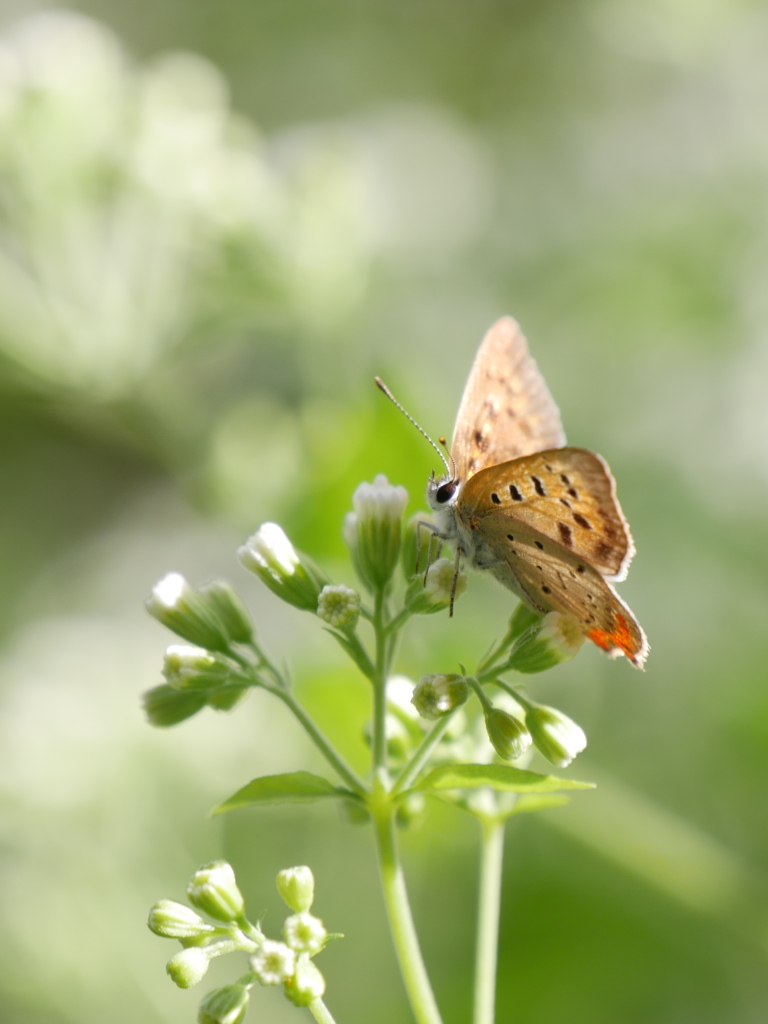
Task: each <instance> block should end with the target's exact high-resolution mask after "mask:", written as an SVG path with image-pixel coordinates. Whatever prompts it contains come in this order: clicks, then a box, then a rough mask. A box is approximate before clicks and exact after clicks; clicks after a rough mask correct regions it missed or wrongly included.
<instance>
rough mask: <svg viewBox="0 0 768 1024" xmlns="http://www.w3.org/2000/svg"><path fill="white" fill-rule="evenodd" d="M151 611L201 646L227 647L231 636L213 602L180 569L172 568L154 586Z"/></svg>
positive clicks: (151, 613)
mask: <svg viewBox="0 0 768 1024" xmlns="http://www.w3.org/2000/svg"><path fill="white" fill-rule="evenodd" d="M146 608H147V611H148V612H149V614H150V615H151V616H152V617H153V618H155V619H157V620H158V622H162V623H163V625H164V626H167V627H168V629H171V630H173V632H174V633H176V634H177V635H178V636H181V637H183V638H184V639H185V640H189V641H191V642H192V643H193V644H196V645H198V646H200V647H202V648H206V649H212V650H216V651H222V650H226V649H227V646H228V644H229V638H228V637H227V634H226V629H225V628H224V625H223V623H222V622H221V620H220V619H219V617H218V615H217V614H216V611H215V609H214V608H213V607H212V606H211V604H210V602H209V601H207V600H206V598H205V597H203V595H202V594H200V593H199V592H198V591H197V590H195V588H194V587H193V586H192V585H191V584H190V583H188V582H187V580H186V579H185V578H184V577H183V576H182V575H181V573H178V572H169V573H168V574H167V575H165V576H164V577H163V578H162V579H161V580H160V582H159V583H156V584H155V586H154V587H153V588H152V593H151V595H150V596H149V598H148V599H147V602H146Z"/></svg>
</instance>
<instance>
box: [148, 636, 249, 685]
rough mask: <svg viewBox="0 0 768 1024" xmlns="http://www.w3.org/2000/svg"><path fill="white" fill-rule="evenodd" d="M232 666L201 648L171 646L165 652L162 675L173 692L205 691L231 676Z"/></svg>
mask: <svg viewBox="0 0 768 1024" xmlns="http://www.w3.org/2000/svg"><path fill="white" fill-rule="evenodd" d="M232 671H233V670H232V666H231V665H230V664H229V663H228V662H227V661H225V660H224V659H223V658H222V657H220V656H219V655H216V654H214V653H212V652H211V651H206V650H205V649H204V648H202V647H191V646H189V645H188V644H171V646H170V647H169V648H168V650H167V651H166V652H165V661H164V663H163V675H164V676H165V678H166V680H167V681H168V685H169V686H172V687H173V688H174V689H175V690H198V689H200V690H206V689H209V688H211V687H214V686H221V685H222V684H223V683H225V682H227V680H228V679H229V678H230V677H231V676H232Z"/></svg>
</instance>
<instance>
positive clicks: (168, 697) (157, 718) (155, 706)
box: [142, 683, 206, 728]
mask: <svg viewBox="0 0 768 1024" xmlns="http://www.w3.org/2000/svg"><path fill="white" fill-rule="evenodd" d="M142 702H143V705H144V712H145V714H146V716H147V721H148V722H149V724H150V725H154V726H156V727H157V728H167V727H168V726H171V725H178V724H179V722H183V721H184V720H185V719H187V718H191V717H192V715H196V714H197V712H198V711H199V710H200V709H201V708H204V707H205V704H206V696H205V693H203V692H198V691H195V690H183V691H182V690H175V689H174V688H173V687H172V686H168V684H167V683H163V685H162V686H155V687H153V688H152V689H151V690H147V691H146V692H145V693H144V694H143V696H142Z"/></svg>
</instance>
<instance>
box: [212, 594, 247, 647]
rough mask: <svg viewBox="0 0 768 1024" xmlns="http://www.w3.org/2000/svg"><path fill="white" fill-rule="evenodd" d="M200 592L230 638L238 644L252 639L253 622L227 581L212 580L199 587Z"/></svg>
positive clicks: (240, 599) (241, 600) (238, 596)
mask: <svg viewBox="0 0 768 1024" xmlns="http://www.w3.org/2000/svg"><path fill="white" fill-rule="evenodd" d="M200 593H201V594H202V596H203V597H204V598H205V599H206V601H207V602H208V604H209V605H210V607H211V608H212V609H213V611H214V612H215V613H216V615H217V616H218V617H219V619H220V621H221V622H222V624H223V625H224V628H225V629H226V631H227V636H228V637H229V639H230V640H232V641H234V642H235V643H238V644H247V643H250V642H251V640H252V639H253V624H252V623H251V617H250V615H249V614H248V609H247V608H246V606H245V604H244V602H243V599H242V598H241V597H240V595H239V594H238V593H237V591H236V590H235V589H234V587H231V586H230V585H229V583H225V582H224V580H213V581H212V582H211V583H205V584H203V586H202V587H200Z"/></svg>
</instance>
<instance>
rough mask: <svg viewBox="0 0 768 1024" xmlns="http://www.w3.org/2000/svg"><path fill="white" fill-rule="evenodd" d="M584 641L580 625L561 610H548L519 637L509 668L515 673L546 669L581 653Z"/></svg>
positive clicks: (511, 654) (508, 663)
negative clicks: (580, 649)
mask: <svg viewBox="0 0 768 1024" xmlns="http://www.w3.org/2000/svg"><path fill="white" fill-rule="evenodd" d="M583 643H584V634H583V633H582V631H581V627H580V626H579V624H578V623H577V622H576V621H575V620H574V619H571V618H570V617H569V616H567V615H563V614H562V613H561V612H549V613H548V614H547V615H545V616H544V618H543V619H542V620H541V621H540V622H536V623H534V624H533V625H532V626H530V627H529V628H528V629H526V631H525V632H524V633H523V634H522V635H521V636H520V637H519V638H518V639H517V641H516V642H515V644H514V646H513V648H512V651H511V653H510V655H509V661H508V662H507V667H508V668H511V669H514V670H515V671H516V672H543V671H545V670H546V669H548V668H552V667H553V666H554V665H559V664H560V662H562V661H568V660H569V659H570V658H573V657H574V656H575V655H576V654H578V651H579V648H580V647H581V645H582V644H583Z"/></svg>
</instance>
